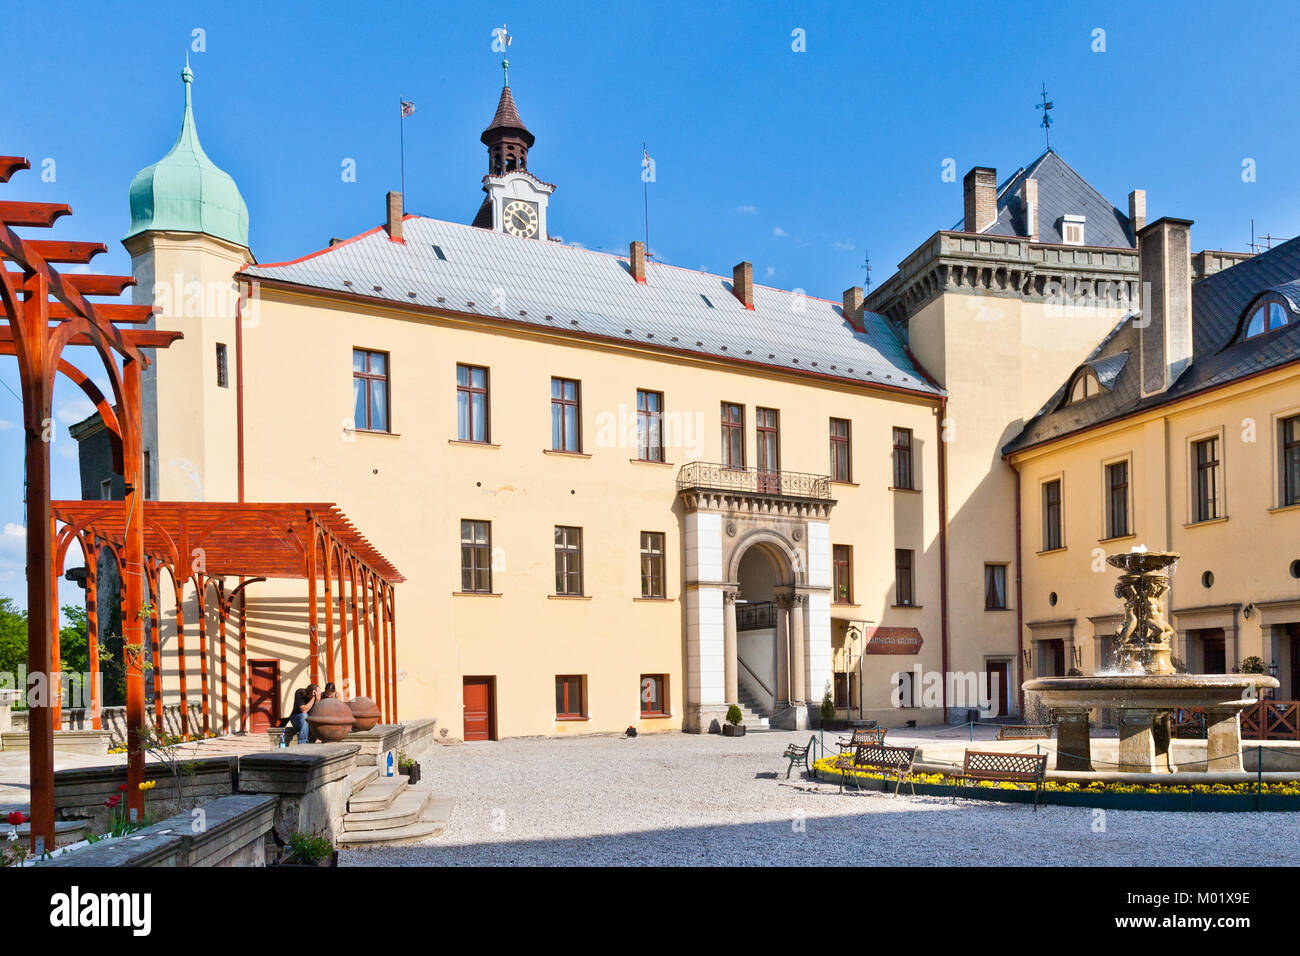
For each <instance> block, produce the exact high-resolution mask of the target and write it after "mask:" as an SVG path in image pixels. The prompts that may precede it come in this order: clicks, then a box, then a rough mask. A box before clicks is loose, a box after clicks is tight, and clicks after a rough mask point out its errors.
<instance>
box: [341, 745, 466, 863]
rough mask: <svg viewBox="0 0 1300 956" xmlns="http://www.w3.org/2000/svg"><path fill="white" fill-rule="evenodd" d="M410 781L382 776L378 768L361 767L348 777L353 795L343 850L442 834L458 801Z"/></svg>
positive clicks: (344, 827) (428, 837)
mask: <svg viewBox="0 0 1300 956" xmlns="http://www.w3.org/2000/svg"><path fill="white" fill-rule="evenodd" d="M409 779H410V778H408V777H405V776H402V775H401V774H397V775H395V776H392V777H382V776H380V775H379V768H378V767H377V766H374V767H358V768H357V769H356V770H353V771H352V772H351V773H350V774H348V782H349V783H350V784H351V787H352V795H351V796H350V797H349V798H348V809H347V812H346V813H344V815H343V833H342V834H341V835H340V836H339V838H338V845H339V848H340V849H349V848H355V847H368V846H388V845H391V844H395V843H418V842H420V841H421V840H428V839H430V838H431V837H436V836H439V835H441V834H442V832H443V831H444V830H446V829H447V824H448V822H449V821H450V820H451V811H452V807H453V806H455V800H453V799H452V798H451V797H439V796H437V795H435V794H434V792H433V789H432V788H431V787H429V786H428V785H425V784H416V785H415V786H411V784H410V782H409Z"/></svg>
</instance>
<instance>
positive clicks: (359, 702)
mask: <svg viewBox="0 0 1300 956" xmlns="http://www.w3.org/2000/svg"><path fill="white" fill-rule="evenodd" d="M348 708H349V709H350V710H351V711H352V718H353V721H352V729H353V730H369V729H370V728H371V727H373V726H375V724H377V723H379V708H378V707H376V706H375V702H374V701H373V700H371V699H370V698H369V697H353V698H352V699H351V700H350V701H348Z"/></svg>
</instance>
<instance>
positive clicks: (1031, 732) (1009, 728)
mask: <svg viewBox="0 0 1300 956" xmlns="http://www.w3.org/2000/svg"><path fill="white" fill-rule="evenodd" d="M1051 736H1052V725H1051V724H1003V725H1002V726H1000V727H998V740H1048V739H1050V738H1051Z"/></svg>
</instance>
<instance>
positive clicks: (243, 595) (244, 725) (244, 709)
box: [239, 581, 248, 734]
mask: <svg viewBox="0 0 1300 956" xmlns="http://www.w3.org/2000/svg"><path fill="white" fill-rule="evenodd" d="M243 587H244V582H243V581H241V582H240V583H239V588H240V590H239V732H240V733H241V734H246V733H248V680H247V674H248V608H247V602H248V592H247V591H245V590H243Z"/></svg>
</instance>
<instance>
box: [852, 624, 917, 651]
mask: <svg viewBox="0 0 1300 956" xmlns="http://www.w3.org/2000/svg"><path fill="white" fill-rule="evenodd" d="M862 636H863V638H864V639H865V640H866V642H867V650H866V652H867V653H868V654H916V653H918V652H919V651H920V650H921V644H922V643H923V641H922V638H921V632H920V631H918V630H917V629H916V628H914V627H874V626H868V627H864V628H863V629H862Z"/></svg>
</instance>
